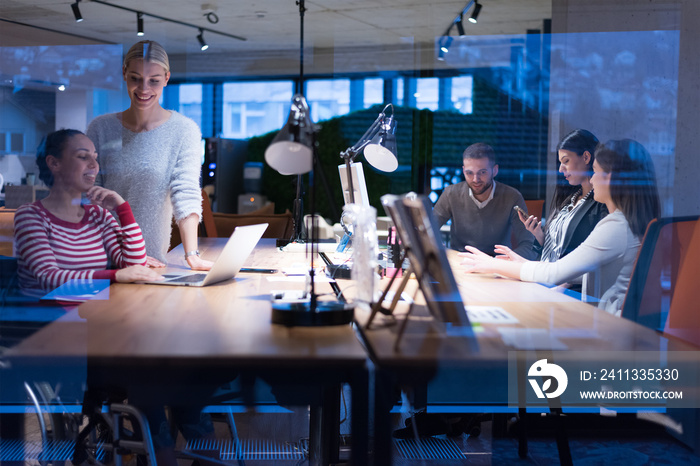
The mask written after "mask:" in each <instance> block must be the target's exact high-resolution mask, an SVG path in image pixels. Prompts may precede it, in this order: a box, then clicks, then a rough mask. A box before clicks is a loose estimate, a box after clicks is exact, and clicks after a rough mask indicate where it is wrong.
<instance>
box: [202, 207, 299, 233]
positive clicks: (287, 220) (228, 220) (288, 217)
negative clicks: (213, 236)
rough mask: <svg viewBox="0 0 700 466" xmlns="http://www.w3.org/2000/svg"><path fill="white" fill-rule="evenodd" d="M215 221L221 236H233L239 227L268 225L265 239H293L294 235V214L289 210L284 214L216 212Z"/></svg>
mask: <svg viewBox="0 0 700 466" xmlns="http://www.w3.org/2000/svg"><path fill="white" fill-rule="evenodd" d="M214 221H215V222H216V228H217V231H218V232H219V235H220V236H223V237H228V236H231V233H233V230H234V229H235V228H236V227H239V226H245V225H256V224H258V223H267V224H269V226H268V227H267V230H265V233H264V234H263V238H291V237H292V233H294V221H293V218H292V213H291V212H290V211H289V210H287V211H286V212H285V213H283V214H255V215H249V214H240V215H239V214H222V213H218V212H215V213H214Z"/></svg>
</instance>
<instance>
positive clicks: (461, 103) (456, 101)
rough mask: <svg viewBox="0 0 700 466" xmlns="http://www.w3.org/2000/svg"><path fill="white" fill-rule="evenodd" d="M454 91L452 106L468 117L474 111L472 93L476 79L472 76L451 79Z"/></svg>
mask: <svg viewBox="0 0 700 466" xmlns="http://www.w3.org/2000/svg"><path fill="white" fill-rule="evenodd" d="M449 80H450V84H451V90H452V98H451V106H452V108H454V109H455V110H457V111H458V112H459V113H464V114H465V115H468V114H470V113H472V111H473V108H474V106H473V102H472V91H473V89H474V79H473V78H472V77H471V76H459V77H456V78H449Z"/></svg>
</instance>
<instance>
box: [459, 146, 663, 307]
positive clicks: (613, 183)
mask: <svg viewBox="0 0 700 466" xmlns="http://www.w3.org/2000/svg"><path fill="white" fill-rule="evenodd" d="M591 184H592V185H593V189H594V191H593V192H594V196H595V200H596V201H598V202H601V203H603V204H605V205H606V207H607V208H608V212H610V214H609V215H608V216H607V217H605V218H604V219H603V220H601V221H600V222H599V223H598V224H597V225H596V227H595V228H594V229H593V231H592V232H591V234H590V236H588V238H587V239H586V240H585V241H584V242H583V243H581V244H580V245H579V246H578V247H577V248H576V249H574V250H573V251H572V252H571V253H569V254H568V255H566V256H565V257H563V258H561V259H559V260H557V261H555V262H536V261H535V262H533V261H522V260H520V261H517V260H500V259H498V258H493V257H490V256H488V255H486V254H483V253H482V252H481V251H478V250H475V249H474V248H469V247H468V248H467V250H468V251H469V252H467V253H462V254H460V255H462V256H463V257H464V261H463V264H465V265H467V272H483V273H498V274H500V275H504V276H506V277H510V278H517V279H520V280H523V281H531V282H540V283H546V284H552V285H559V284H562V283H566V282H569V281H571V280H573V279H575V278H577V277H579V276H583V293H584V296H586V295H587V296H592V297H594V298H597V299H600V302H599V304H598V307H599V308H601V309H605V310H606V311H608V312H610V313H612V314H615V315H620V311H621V308H622V303H623V301H624V298H625V293H626V292H627V287H628V285H629V280H630V275H631V273H632V267H633V266H634V261H635V259H636V257H637V252H638V250H639V246H640V240H641V238H642V236H643V235H644V231H645V230H646V226H647V224H648V223H649V222H650V221H651V220H652V219H653V218H655V217H658V216H659V196H658V190H657V187H656V177H655V175H654V166H653V163H652V161H651V157H650V156H649V153H648V152H647V151H646V149H644V147H643V146H642V145H641V144H639V143H638V142H636V141H632V140H630V139H623V140H617V141H609V142H607V143H606V144H604V145H601V146H599V147H598V148H597V149H596V151H595V162H593V176H592V177H591ZM495 251H496V253H497V254H501V255H502V256H505V257H504V258H510V256H511V255H512V251H511V250H510V249H509V248H507V247H505V246H496V249H495Z"/></svg>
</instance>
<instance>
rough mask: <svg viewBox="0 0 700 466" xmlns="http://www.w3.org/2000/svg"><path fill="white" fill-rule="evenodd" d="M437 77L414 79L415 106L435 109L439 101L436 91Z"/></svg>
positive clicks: (437, 86)
mask: <svg viewBox="0 0 700 466" xmlns="http://www.w3.org/2000/svg"><path fill="white" fill-rule="evenodd" d="M439 84H440V80H439V78H418V79H416V92H415V93H414V94H413V97H415V99H416V108H420V109H423V108H427V109H429V110H433V111H435V110H437V109H438V104H439V101H440V98H439V95H440V93H439V92H438V88H439Z"/></svg>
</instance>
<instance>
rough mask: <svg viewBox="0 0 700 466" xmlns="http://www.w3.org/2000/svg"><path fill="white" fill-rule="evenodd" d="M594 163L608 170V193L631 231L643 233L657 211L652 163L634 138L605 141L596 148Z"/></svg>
mask: <svg viewBox="0 0 700 466" xmlns="http://www.w3.org/2000/svg"><path fill="white" fill-rule="evenodd" d="M595 158H596V160H597V161H598V165H600V167H601V168H602V169H603V170H605V172H606V173H610V197H611V198H612V201H613V202H614V203H615V205H616V206H617V208H618V209H620V211H621V212H622V213H623V215H624V216H625V218H626V219H627V223H629V225H630V229H631V230H632V233H634V234H635V236H637V237H638V238H641V237H642V236H644V232H645V231H646V228H647V225H648V224H649V222H650V221H651V220H652V219H654V218H657V217H658V216H659V213H660V206H659V190H658V188H657V186H656V174H655V171H654V163H653V162H652V160H651V156H650V155H649V152H647V150H646V149H645V148H644V146H642V145H641V144H640V143H638V142H637V141H633V140H632V139H620V140H613V141H608V142H606V143H605V144H601V145H600V146H599V147H598V149H596V153H595Z"/></svg>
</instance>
